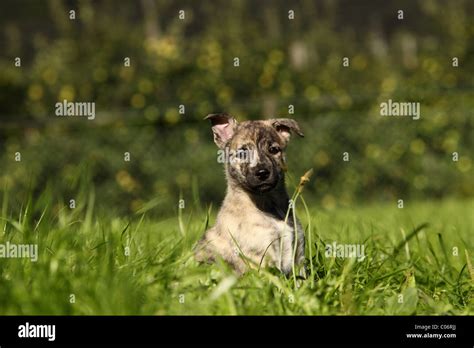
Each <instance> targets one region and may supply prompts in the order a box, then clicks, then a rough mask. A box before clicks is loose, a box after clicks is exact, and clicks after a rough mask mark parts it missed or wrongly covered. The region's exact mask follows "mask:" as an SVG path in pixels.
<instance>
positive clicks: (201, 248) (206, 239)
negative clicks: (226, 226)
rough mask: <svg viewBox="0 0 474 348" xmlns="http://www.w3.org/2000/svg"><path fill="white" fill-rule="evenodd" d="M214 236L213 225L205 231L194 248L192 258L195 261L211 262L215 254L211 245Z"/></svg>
mask: <svg viewBox="0 0 474 348" xmlns="http://www.w3.org/2000/svg"><path fill="white" fill-rule="evenodd" d="M213 237H215V227H212V228H210V229H209V230H207V231H206V233H205V234H204V236H203V237H202V238H201V240H200V241H199V242H198V243H197V245H196V248H195V250H194V258H195V259H196V261H197V262H202V263H212V262H214V261H215V259H216V254H215V252H214V249H213V246H212V244H211V243H212V238H213Z"/></svg>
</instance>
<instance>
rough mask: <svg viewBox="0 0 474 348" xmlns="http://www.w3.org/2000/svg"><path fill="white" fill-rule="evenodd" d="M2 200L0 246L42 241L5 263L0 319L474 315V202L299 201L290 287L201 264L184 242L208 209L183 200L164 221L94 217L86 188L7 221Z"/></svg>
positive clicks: (190, 240)
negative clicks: (300, 229) (354, 248)
mask: <svg viewBox="0 0 474 348" xmlns="http://www.w3.org/2000/svg"><path fill="white" fill-rule="evenodd" d="M8 198H9V197H8V195H4V199H3V204H2V218H1V220H0V228H1V229H2V232H1V233H0V243H3V244H5V243H6V242H7V241H8V242H10V243H37V244H38V245H39V247H38V248H39V258H38V261H37V262H31V260H29V259H14V258H3V259H0V283H1V286H0V314H2V315H5V314H6V315H18V314H19V315H27V314H33V315H40V314H52V315H56V314H57V315H59V314H66V315H67V314H72V315H106V314H130V315H132V314H136V315H183V314H184V315H188V314H189V315H192V314H205V315H208V314H219V315H234V314H238V315H353V314H360V315H379V314H380V315H393V314H395V315H397V314H399V315H411V314H417V315H421V314H428V315H438V314H453V315H466V314H468V315H472V314H474V305H473V299H472V297H473V296H472V291H473V289H474V269H473V268H472V263H473V261H472V258H473V255H474V251H473V245H474V233H473V232H474V231H473V218H474V214H473V211H474V201H472V200H470V201H454V200H445V201H440V202H418V203H410V202H405V207H404V208H403V209H398V208H397V206H396V204H390V205H388V204H387V205H367V206H360V207H356V208H353V209H348V208H345V209H334V210H324V209H322V208H319V207H317V206H311V205H310V207H309V211H306V210H305V209H304V207H303V206H302V205H301V204H299V205H298V206H297V210H298V215H299V217H300V219H301V220H302V223H303V225H304V226H305V228H306V238H307V239H308V240H309V238H311V244H310V243H308V245H307V250H306V256H307V259H308V261H307V263H308V269H309V276H308V277H307V279H305V280H303V279H298V280H297V286H296V287H295V282H294V279H293V277H288V278H285V277H284V276H282V275H281V274H279V273H278V272H276V271H274V270H260V271H259V272H258V271H257V270H252V271H250V272H248V273H247V274H245V275H244V276H243V277H242V278H237V277H236V276H235V275H234V274H233V272H232V271H231V270H230V269H229V267H228V266H227V265H225V264H222V263H220V264H219V263H218V264H215V265H198V264H197V263H196V262H195V261H194V260H193V258H192V250H191V249H192V246H193V245H194V243H195V242H196V240H197V239H198V238H199V237H200V236H201V234H202V233H203V231H204V229H205V226H206V224H208V223H209V224H212V223H213V221H214V217H215V209H212V210H211V212H210V213H209V214H208V212H206V209H199V208H196V207H195V208H193V207H186V208H185V209H182V210H179V213H177V214H176V216H175V217H171V218H169V219H165V220H155V219H152V218H149V217H147V213H142V214H137V215H135V216H132V217H123V216H122V217H120V216H114V214H113V213H108V214H106V213H101V214H99V213H97V214H99V215H100V216H96V215H95V209H94V198H93V195H91V196H90V199H89V202H88V203H87V204H84V205H79V206H77V207H76V208H75V209H69V207H67V206H64V208H62V209H57V207H47V206H48V203H47V202H48V197H45V196H44V195H43V196H41V197H39V198H38V199H37V200H36V201H33V200H30V201H29V203H25V206H24V207H23V208H22V213H21V214H19V216H18V214H17V216H14V217H12V216H11V215H12V214H11V212H10V211H11V210H10V209H11V203H9V202H8V201H9V199H8ZM10 201H11V200H10ZM45 207H47V208H45ZM208 219H209V221H208ZM424 223H428V224H429V226H427V227H424V228H421V229H420V230H419V231H418V232H416V231H417V230H416V227H418V226H420V225H422V224H424ZM413 231H415V232H413ZM333 242H337V243H349V244H362V245H364V247H365V255H366V257H365V258H364V259H363V260H362V261H357V260H355V259H353V258H345V259H344V258H334V257H326V256H325V252H324V244H325V243H333ZM310 255H312V256H313V257H312V259H311V260H310V258H309V256H310ZM400 295H401V296H400Z"/></svg>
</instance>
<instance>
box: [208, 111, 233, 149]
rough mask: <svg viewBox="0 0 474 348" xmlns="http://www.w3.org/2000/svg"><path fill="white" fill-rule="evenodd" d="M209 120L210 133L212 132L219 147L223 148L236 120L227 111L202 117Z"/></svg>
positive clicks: (231, 133) (231, 134)
mask: <svg viewBox="0 0 474 348" xmlns="http://www.w3.org/2000/svg"><path fill="white" fill-rule="evenodd" d="M204 119H205V120H210V121H211V125H212V133H213V134H214V142H215V143H216V145H217V146H218V147H219V148H221V149H222V148H224V146H225V144H226V143H227V142H228V141H229V139H230V138H232V136H233V135H234V131H235V127H236V126H237V121H236V120H235V118H233V117H232V116H231V115H229V114H227V113H220V114H209V115H207V116H206V117H204Z"/></svg>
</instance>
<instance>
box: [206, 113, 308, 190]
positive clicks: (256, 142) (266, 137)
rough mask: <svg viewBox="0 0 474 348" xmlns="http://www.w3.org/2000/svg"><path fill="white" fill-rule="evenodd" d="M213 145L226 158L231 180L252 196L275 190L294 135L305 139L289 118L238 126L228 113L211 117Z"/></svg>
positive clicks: (296, 124) (239, 124)
mask: <svg viewBox="0 0 474 348" xmlns="http://www.w3.org/2000/svg"><path fill="white" fill-rule="evenodd" d="M205 119H209V120H210V121H211V125H212V132H213V134H214V142H215V143H216V145H217V146H218V147H219V148H220V151H223V152H224V154H225V157H226V161H225V163H226V170H227V175H228V178H229V180H232V181H233V182H234V183H236V184H238V185H239V186H241V187H243V188H244V189H246V190H247V191H250V192H253V193H264V192H268V191H271V190H273V189H274V188H275V187H276V186H277V184H278V182H279V181H280V180H281V179H282V178H283V173H284V171H285V168H286V166H285V153H284V151H285V149H286V146H287V145H288V142H289V141H290V136H291V133H292V132H294V133H296V134H298V135H299V136H303V133H302V132H301V130H300V128H299V126H298V123H296V121H295V120H292V119H289V118H276V119H270V120H261V121H245V122H242V123H238V122H237V121H236V120H235V119H234V118H233V117H232V116H230V115H229V114H225V113H221V114H210V115H208V116H207V117H206V118H205Z"/></svg>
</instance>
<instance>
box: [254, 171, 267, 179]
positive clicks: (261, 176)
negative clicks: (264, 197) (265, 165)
mask: <svg viewBox="0 0 474 348" xmlns="http://www.w3.org/2000/svg"><path fill="white" fill-rule="evenodd" d="M255 175H256V176H257V178H259V179H260V180H261V181H264V180H267V179H268V177H269V176H270V172H269V171H268V170H266V169H259V170H257V172H256V173H255Z"/></svg>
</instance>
